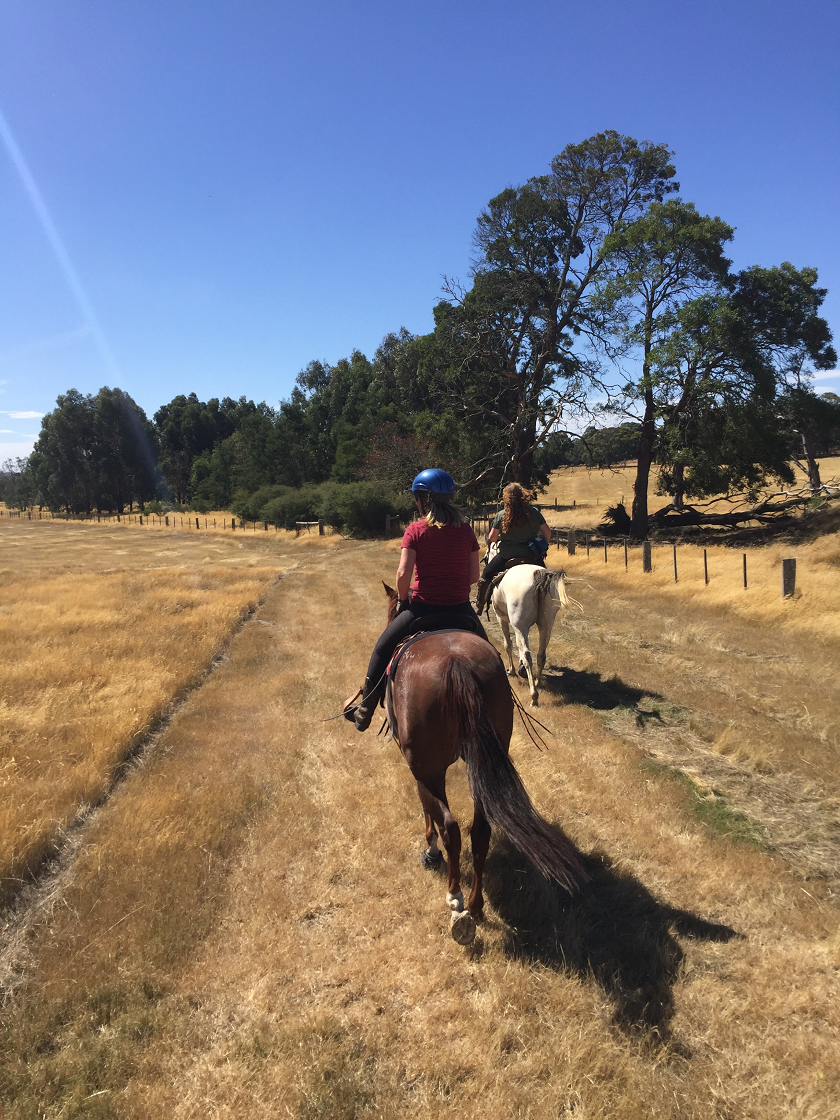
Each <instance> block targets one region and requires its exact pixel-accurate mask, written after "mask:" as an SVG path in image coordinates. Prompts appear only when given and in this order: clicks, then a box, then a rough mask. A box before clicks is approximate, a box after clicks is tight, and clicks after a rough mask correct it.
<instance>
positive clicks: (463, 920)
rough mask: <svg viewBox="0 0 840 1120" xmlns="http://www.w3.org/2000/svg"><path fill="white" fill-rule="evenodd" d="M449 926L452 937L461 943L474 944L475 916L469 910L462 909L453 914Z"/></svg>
mask: <svg viewBox="0 0 840 1120" xmlns="http://www.w3.org/2000/svg"><path fill="white" fill-rule="evenodd" d="M449 928H450V930H451V932H452V937H453V939H454V940H455V941H457V942H458V944H459V945H472V943H473V941H475V918H473V916H472V914H471V913H470V912H469V910H462V911H461V912H460V913H459V914H453V915H452V916H451V918H450V919H449Z"/></svg>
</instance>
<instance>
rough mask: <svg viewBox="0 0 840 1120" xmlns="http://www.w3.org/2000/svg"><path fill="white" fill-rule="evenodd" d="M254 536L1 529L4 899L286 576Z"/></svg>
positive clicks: (19, 523)
mask: <svg viewBox="0 0 840 1120" xmlns="http://www.w3.org/2000/svg"><path fill="white" fill-rule="evenodd" d="M276 575H277V563H276V560H274V559H273V558H272V556H271V554H270V553H267V552H266V551H264V550H263V551H260V550H258V549H256V548H255V542H251V541H250V540H247V539H246V541H245V542H243V541H241V540H233V539H231V538H230V536H228V538H227V539H226V538H224V537H222V536H221V535H218V536H217V535H209V536H208V535H205V536H202V537H199V536H198V535H197V534H184V533H176V532H172V531H170V532H168V533H167V534H166V535H165V536H164V535H163V534H160V533H154V532H151V531H144V530H142V529H140V528H139V527H134V526H111V527H109V528H107V529H106V528H104V527H102V526H97V525H79V524H75V525H74V524H62V523H61V522H46V521H45V522H28V521H25V520H4V521H3V523H2V525H0V649H2V657H0V902H3V901H4V900H7V899H9V898H10V897H12V896H13V895H14V894H15V893H16V892H17V890H18V889H19V888H20V886H22V885H23V884H25V883H26V882H27V881H29V880H30V878H31V876H32V874H33V873H35V872H37V870H38V868H39V867H40V866H41V864H42V863H43V861H44V859H45V858H47V857H48V856H50V855H51V854H52V853H53V852H54V851H55V846H56V843H57V841H58V839H59V837H60V836H61V835H62V833H63V831H64V830H65V829H66V828H67V826H68V825H69V824H70V822H72V821H73V819H74V818H75V817H76V815H77V814H78V813H79V811H80V810H83V808H84V807H85V806H88V805H91V804H96V803H97V802H98V801H99V800H100V799H101V797H102V796H103V793H104V792H105V790H106V789H107V788H108V786H109V784H110V782H111V780H112V778H113V776H114V773H115V769H116V768H117V767H118V766H119V765H120V763H121V762H122V761H123V760H124V759H125V758H126V756H127V754H128V753H129V752H130V751H131V749H132V747H133V746H134V745H135V744H136V743H137V742H138V741H139V739H140V738H141V737H142V736H143V734H144V733H145V732H146V731H148V729H149V728H150V727H151V726H152V725H153V724H154V722H155V721H156V720H157V719H159V717H160V716H161V715H162V714H163V713H164V712H165V711H166V709H167V707H168V706H169V705H170V704H171V703H172V701H173V700H174V699H175V698H177V697H178V696H179V695H180V694H181V693H182V692H183V691H184V690H185V689H186V688H188V687H190V686H191V685H192V684H194V683H195V682H196V680H197V679H198V678H199V677H200V676H201V674H202V673H203V672H204V671H205V670H206V668H207V666H208V664H209V662H210V660H211V658H212V657H213V654H214V653H215V652H216V651H217V649H218V648H219V647H220V645H221V643H222V642H223V641H224V639H225V638H226V637H227V635H228V634H229V632H230V630H231V628H232V626H233V625H234V624H235V622H236V620H237V619H238V618H239V617H241V616H242V615H243V613H244V612H245V611H247V610H248V609H249V608H250V607H252V606H253V605H254V604H255V603H256V602H257V600H258V599H259V597H260V596H261V595H262V594H264V592H265V591H266V589H267V587H268V586H269V585H270V583H271V581H272V580H273V579H275V578H276Z"/></svg>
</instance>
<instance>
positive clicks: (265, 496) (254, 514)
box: [231, 485, 295, 521]
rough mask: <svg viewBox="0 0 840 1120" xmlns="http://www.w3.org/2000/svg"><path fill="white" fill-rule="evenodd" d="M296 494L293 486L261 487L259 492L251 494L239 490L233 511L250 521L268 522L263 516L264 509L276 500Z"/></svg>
mask: <svg viewBox="0 0 840 1120" xmlns="http://www.w3.org/2000/svg"><path fill="white" fill-rule="evenodd" d="M293 493H295V491H294V489H293V488H292V487H291V486H279V485H270V486H261V487H260V488H259V490H255V491H254V492H253V493H252V494H249V493H248V492H247V491H246V490H238V491H237V492H236V494H235V495H234V498H233V502H232V503H231V509H232V510H233V512H234V513H235V514H236V515H237V516H238V517H244V518H245V519H246V520H248V521H266V520H270V518H266V517H264V516H263V513H262V511H263V509H264V508H265V506H267V505H268V503H269V502H271V501H273V500H274V499H275V498H280V497H283V495H285V494H293Z"/></svg>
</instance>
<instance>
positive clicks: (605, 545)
mask: <svg viewBox="0 0 840 1120" xmlns="http://www.w3.org/2000/svg"><path fill="white" fill-rule="evenodd" d="M606 562H607V538H606V537H604V563H605V564H606Z"/></svg>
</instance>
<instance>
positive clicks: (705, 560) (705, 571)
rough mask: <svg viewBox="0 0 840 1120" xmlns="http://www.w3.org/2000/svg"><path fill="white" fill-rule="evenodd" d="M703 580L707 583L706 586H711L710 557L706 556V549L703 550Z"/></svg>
mask: <svg viewBox="0 0 840 1120" xmlns="http://www.w3.org/2000/svg"><path fill="white" fill-rule="evenodd" d="M703 579H704V580H705V581H706V586H707V587H708V586H709V557H708V556H707V555H706V550H705V548H704V549H703Z"/></svg>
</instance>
